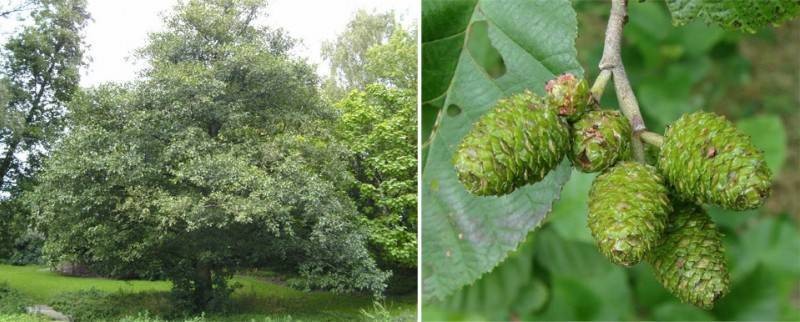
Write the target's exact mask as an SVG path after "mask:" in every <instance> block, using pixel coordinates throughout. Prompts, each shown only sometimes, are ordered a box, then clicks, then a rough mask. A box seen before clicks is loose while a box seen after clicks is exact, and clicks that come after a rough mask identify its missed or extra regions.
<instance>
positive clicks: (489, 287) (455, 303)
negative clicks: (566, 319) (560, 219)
mask: <svg viewBox="0 0 800 322" xmlns="http://www.w3.org/2000/svg"><path fill="white" fill-rule="evenodd" d="M533 240H534V238H533V237H532V236H530V235H529V237H528V239H527V241H526V242H524V243H523V244H522V246H520V248H519V249H518V250H517V251H515V252H513V253H512V254H511V255H509V257H508V258H507V259H506V260H505V261H503V263H501V264H500V265H498V266H497V267H495V268H494V270H492V271H491V272H490V273H488V274H486V275H483V277H481V279H479V280H478V281H477V282H475V283H474V284H472V285H469V286H467V287H464V288H462V289H461V290H459V291H458V292H455V293H454V294H452V295H451V296H449V297H447V299H446V300H445V301H444V302H443V304H444V306H445V307H446V308H447V309H448V310H450V311H451V312H462V313H470V314H472V313H474V314H477V315H480V316H482V317H483V318H485V319H487V320H509V319H510V318H511V317H512V316H519V315H523V314H529V313H532V312H534V311H536V310H538V309H540V308H542V306H544V304H545V303H546V302H547V298H548V296H549V294H548V289H547V286H546V285H545V284H544V282H542V281H541V280H540V279H539V278H537V277H536V276H535V275H536V274H535V270H534V267H533V257H534V255H533V254H534V247H533Z"/></svg>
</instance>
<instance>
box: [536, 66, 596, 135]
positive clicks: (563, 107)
mask: <svg viewBox="0 0 800 322" xmlns="http://www.w3.org/2000/svg"><path fill="white" fill-rule="evenodd" d="M544 90H545V92H547V97H546V99H547V101H548V105H550V106H553V107H556V110H557V111H558V115H560V116H563V117H565V118H566V119H567V121H569V122H570V123H572V122H575V121H577V120H578V119H580V118H581V116H582V115H583V113H585V112H586V110H587V109H588V108H589V98H590V97H591V93H590V92H589V85H588V84H587V83H586V81H585V80H582V79H579V78H577V77H575V75H572V74H570V73H566V74H561V75H559V76H558V77H556V78H554V79H552V80H550V81H548V82H547V84H545V86H544Z"/></svg>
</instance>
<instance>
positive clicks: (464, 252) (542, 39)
mask: <svg viewBox="0 0 800 322" xmlns="http://www.w3.org/2000/svg"><path fill="white" fill-rule="evenodd" d="M467 3H469V4H472V6H471V10H467V9H466V7H465V6H466V4H467ZM464 21H468V22H469V23H473V24H474V23H486V24H487V27H488V30H486V37H488V38H489V42H486V43H487V44H491V45H492V46H493V47H494V49H495V50H496V51H497V53H499V55H500V58H502V61H503V65H504V67H505V68H504V72H503V73H502V75H500V76H499V77H496V78H492V77H491V76H490V74H489V73H487V71H486V70H484V69H483V68H482V67H481V65H480V64H479V63H478V62H477V61H476V59H475V57H473V56H472V55H471V54H470V51H467V50H461V48H465V47H467V46H466V44H465V43H464V42H465V41H467V39H469V37H467V36H468V34H469V32H470V28H469V25H468V24H465V23H464ZM422 25H423V28H422V29H423V39H422V41H423V44H422V47H423V54H422V55H423V57H422V65H423V70H425V69H426V68H428V67H429V66H432V67H433V69H432V70H428V71H426V72H425V73H424V74H423V79H422V84H423V94H422V95H423V105H424V104H429V105H428V106H436V105H433V104H434V102H435V103H436V104H439V101H438V100H440V99H442V98H443V100H442V101H441V104H440V105H438V106H439V108H440V111H439V114H438V115H437V117H436V124H435V125H434V126H432V127H430V129H431V130H430V133H431V134H430V138H429V140H428V142H427V145H426V146H427V148H428V150H427V153H426V154H425V158H426V159H425V164H424V167H423V184H422V196H423V197H422V202H423V204H424V205H425V206H424V207H423V210H422V216H423V217H422V225H423V228H422V235H423V236H424V238H425V247H423V250H422V257H423V259H424V261H423V262H424V264H423V268H422V270H423V272H422V278H423V294H424V298H425V299H426V300H428V299H431V298H440V299H441V298H443V297H444V296H446V295H448V294H451V293H452V292H453V291H455V290H457V289H459V288H461V287H462V286H464V285H467V284H470V283H472V282H474V281H475V280H477V279H478V278H479V277H480V276H481V275H482V274H484V273H486V272H488V271H490V270H491V269H492V268H494V267H495V266H496V265H497V264H498V263H499V262H501V261H502V260H503V259H504V258H505V257H506V256H507V254H508V253H509V252H510V251H512V250H514V249H516V248H517V246H518V245H519V243H520V242H521V241H522V240H523V239H524V238H525V236H526V235H527V234H528V231H530V230H531V229H533V228H534V227H536V226H537V225H539V224H540V222H541V221H542V219H544V217H545V216H546V215H547V213H548V212H549V211H550V208H551V206H552V203H553V201H554V200H555V199H556V198H557V197H558V194H559V192H560V189H561V186H562V185H563V184H564V182H566V180H567V179H568V177H569V168H570V167H569V163H568V161H566V160H565V161H563V162H562V164H561V165H559V166H558V167H557V168H556V169H555V170H553V171H552V172H551V173H550V174H549V175H548V176H547V177H546V178H545V179H544V180H542V182H539V183H537V184H535V185H531V186H527V187H524V188H522V189H519V190H517V191H516V192H514V193H512V194H510V195H507V196H504V197H499V198H498V197H476V196H473V195H471V194H469V193H468V192H467V191H466V190H465V189H464V188H463V186H462V185H461V183H460V182H459V181H458V179H457V178H456V174H455V170H454V169H453V166H452V163H451V162H450V160H451V159H452V153H453V150H454V148H455V147H456V146H457V144H458V143H459V141H460V140H461V138H462V137H463V136H464V134H466V132H467V131H468V130H469V129H470V127H471V126H472V123H474V122H475V121H476V120H477V119H478V118H479V117H480V116H481V115H483V114H484V113H485V112H486V111H488V110H489V109H490V108H491V107H492V105H493V104H494V103H495V102H496V101H497V100H498V99H500V98H502V97H506V96H509V95H511V94H514V93H518V92H521V91H523V90H525V89H530V90H532V91H535V92H538V93H539V94H543V92H544V89H543V85H544V83H545V81H547V80H549V79H551V78H553V77H554V76H555V75H556V74H561V73H564V72H572V73H574V74H577V75H582V74H583V71H582V69H581V68H580V65H579V64H578V61H577V60H576V58H575V56H576V51H575V48H574V40H575V37H576V33H577V20H576V17H575V12H574V11H573V10H572V7H571V6H570V2H569V1H566V0H559V1H545V0H540V1H527V0H514V1H502V2H501V1H490V0H488V1H478V2H466V1H433V0H429V1H423V23H422ZM439 27H441V28H444V29H446V30H447V32H444V31H441V30H438V29H437V28H439ZM456 27H458V28H456ZM473 39H474V38H473ZM471 50H472V49H471ZM454 53H458V55H457V60H455V58H456V55H454ZM450 66H455V68H454V69H452V70H453V72H452V77H447V76H448V75H450V74H449V71H450V70H451V69H450ZM497 74H498V73H495V74H494V75H497ZM423 128H428V127H426V126H425V125H423Z"/></svg>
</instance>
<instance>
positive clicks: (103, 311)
mask: <svg viewBox="0 0 800 322" xmlns="http://www.w3.org/2000/svg"><path fill="white" fill-rule="evenodd" d="M50 305H51V306H52V307H53V308H54V309H55V310H57V311H59V312H62V313H64V314H66V315H68V316H70V317H72V318H73V320H74V321H76V322H81V321H97V320H111V319H112V318H113V317H117V316H119V315H120V314H121V313H122V311H121V306H120V305H116V304H115V303H113V302H112V295H111V294H109V293H106V292H103V291H99V290H97V289H94V288H92V289H90V290H82V291H77V292H67V293H62V294H60V295H59V296H58V297H57V298H56V299H55V300H52V301H51V302H50Z"/></svg>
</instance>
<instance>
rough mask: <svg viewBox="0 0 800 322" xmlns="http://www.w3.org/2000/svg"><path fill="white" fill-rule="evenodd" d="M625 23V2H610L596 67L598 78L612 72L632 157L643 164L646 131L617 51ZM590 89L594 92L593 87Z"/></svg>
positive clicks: (626, 13) (618, 50) (621, 0)
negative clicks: (627, 126) (627, 123)
mask: <svg viewBox="0 0 800 322" xmlns="http://www.w3.org/2000/svg"><path fill="white" fill-rule="evenodd" d="M627 20H628V3H627V0H611V16H610V17H608V27H607V28H606V40H605V45H604V46H603V57H602V58H601V59H600V65H599V67H600V70H601V72H600V75H601V76H602V75H603V71H611V74H612V75H613V76H614V89H615V90H616V92H617V100H618V101H619V108H620V110H621V111H622V114H624V115H625V117H627V118H628V120H629V121H630V122H631V127H632V128H633V137H632V140H633V155H634V157H635V158H636V160H638V161H639V162H644V145H643V144H642V142H641V137H640V135H641V133H642V132H643V131H644V130H646V129H647V128H646V127H645V125H644V119H642V113H641V112H640V111H639V103H638V102H637V101H636V95H635V94H634V93H633V89H632V88H631V83H630V81H629V80H628V75H627V74H626V73H625V65H623V64H622V54H621V51H620V49H621V43H622V27H623V26H624V25H625V22H627ZM606 77H607V76H606ZM598 78H600V77H598ZM592 89H594V86H593V88H592ZM600 93H602V92H600ZM593 94H594V92H593Z"/></svg>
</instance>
